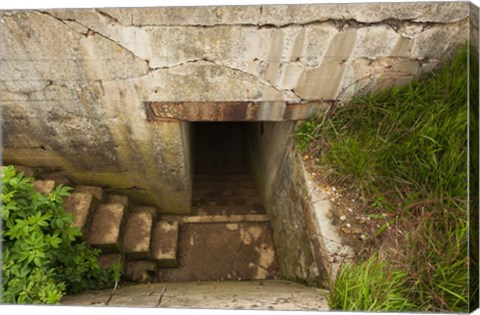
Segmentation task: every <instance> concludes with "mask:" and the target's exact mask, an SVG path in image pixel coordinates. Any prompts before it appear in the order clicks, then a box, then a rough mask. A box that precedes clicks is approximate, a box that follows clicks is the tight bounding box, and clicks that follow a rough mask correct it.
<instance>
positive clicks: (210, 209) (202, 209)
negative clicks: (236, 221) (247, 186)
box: [192, 205, 265, 215]
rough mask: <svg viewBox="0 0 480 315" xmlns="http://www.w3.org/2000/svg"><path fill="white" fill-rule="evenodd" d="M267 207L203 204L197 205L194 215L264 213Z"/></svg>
mask: <svg viewBox="0 0 480 315" xmlns="http://www.w3.org/2000/svg"><path fill="white" fill-rule="evenodd" d="M264 213H265V209H264V208H263V207H262V206H260V205H253V206H247V205H230V206H226V205H203V206H195V207H193V209H192V215H232V214H264Z"/></svg>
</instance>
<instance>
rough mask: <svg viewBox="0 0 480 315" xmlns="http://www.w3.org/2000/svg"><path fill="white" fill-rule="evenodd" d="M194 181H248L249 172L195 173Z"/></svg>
mask: <svg viewBox="0 0 480 315" xmlns="http://www.w3.org/2000/svg"><path fill="white" fill-rule="evenodd" d="M194 180H195V181H249V180H251V177H250V175H249V174H244V173H240V174H195V177H194Z"/></svg>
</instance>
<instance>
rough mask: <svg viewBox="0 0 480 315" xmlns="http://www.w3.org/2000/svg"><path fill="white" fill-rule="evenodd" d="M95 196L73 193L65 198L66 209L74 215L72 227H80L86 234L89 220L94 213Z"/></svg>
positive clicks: (85, 193)
mask: <svg viewBox="0 0 480 315" xmlns="http://www.w3.org/2000/svg"><path fill="white" fill-rule="evenodd" d="M93 198H94V197H93V195H92V194H90V193H87V192H73V193H71V194H70V196H68V197H66V198H65V201H64V209H65V212H66V213H71V214H72V215H73V222H72V226H76V227H78V228H79V229H80V230H81V231H82V232H83V233H84V234H85V233H87V230H88V226H89V221H88V220H89V219H90V218H91V213H92V212H93V207H94V202H93Z"/></svg>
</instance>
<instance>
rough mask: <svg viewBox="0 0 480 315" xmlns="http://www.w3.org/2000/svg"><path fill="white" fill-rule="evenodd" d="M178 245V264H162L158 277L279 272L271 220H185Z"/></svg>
mask: <svg viewBox="0 0 480 315" xmlns="http://www.w3.org/2000/svg"><path fill="white" fill-rule="evenodd" d="M192 218H194V217H192ZM178 246H179V248H180V251H179V252H178V264H179V266H178V267H177V268H159V269H158V271H157V279H156V280H157V281H201V280H209V281H212V280H253V279H273V278H275V277H276V276H277V268H278V266H277V263H276V258H275V251H274V246H273V238H272V230H271V227H270V223H269V222H248V223H246V222H242V223H203V224H196V223H194V224H183V225H182V228H181V229H180V236H179V245H178Z"/></svg>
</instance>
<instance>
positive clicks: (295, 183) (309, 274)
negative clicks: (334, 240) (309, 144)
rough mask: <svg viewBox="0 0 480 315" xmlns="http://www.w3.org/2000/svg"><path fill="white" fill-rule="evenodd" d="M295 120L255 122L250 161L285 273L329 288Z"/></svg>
mask: <svg viewBox="0 0 480 315" xmlns="http://www.w3.org/2000/svg"><path fill="white" fill-rule="evenodd" d="M294 127H295V123H292V122H282V123H272V122H269V123H256V124H251V126H250V128H249V130H248V139H247V154H248V160H249V165H250V168H251V171H252V174H253V177H254V179H255V183H256V186H257V187H258V190H259V193H260V196H261V199H262V201H263V204H264V206H265V209H266V211H267V213H268V215H269V217H270V222H271V224H272V228H273V240H274V244H275V251H276V254H277V261H278V264H279V269H280V276H281V277H282V278H283V279H289V280H294V281H300V282H303V283H307V284H309V285H317V286H323V287H326V286H327V285H328V281H327V280H328V275H329V273H328V272H327V270H326V267H325V265H324V263H323V259H322V257H320V247H318V248H315V245H316V244H314V243H313V242H312V241H311V240H312V239H314V238H316V232H315V229H316V227H315V226H313V222H312V216H311V214H310V211H311V209H310V200H309V194H308V192H307V187H306V180H305V175H304V169H303V164H302V162H301V161H300V160H299V159H298V156H297V155H296V153H295V150H294V146H293V144H294V141H292V138H291V133H292V130H293V128H294Z"/></svg>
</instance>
